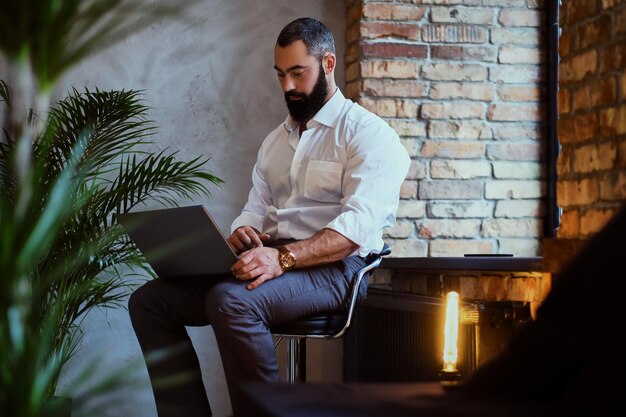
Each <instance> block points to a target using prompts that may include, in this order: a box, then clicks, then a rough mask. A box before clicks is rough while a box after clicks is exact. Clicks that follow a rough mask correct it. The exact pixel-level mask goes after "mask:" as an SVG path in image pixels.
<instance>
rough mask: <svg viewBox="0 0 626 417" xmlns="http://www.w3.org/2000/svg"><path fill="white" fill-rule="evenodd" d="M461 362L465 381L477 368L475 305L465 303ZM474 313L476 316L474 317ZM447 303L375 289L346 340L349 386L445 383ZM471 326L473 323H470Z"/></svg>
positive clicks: (460, 348) (346, 380)
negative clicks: (465, 377)
mask: <svg viewBox="0 0 626 417" xmlns="http://www.w3.org/2000/svg"><path fill="white" fill-rule="evenodd" d="M461 309H462V311H463V313H462V314H461V316H462V317H466V319H465V320H461V324H460V325H459V343H458V347H459V361H458V369H459V372H460V375H461V378H462V377H463V376H465V375H467V374H469V373H471V372H472V371H473V370H474V369H476V363H477V358H478V352H477V346H478V345H477V340H478V339H477V326H476V323H477V322H478V319H477V317H476V318H475V319H470V320H468V319H467V317H468V316H469V317H471V316H472V311H474V312H476V314H477V309H476V308H475V306H472V305H468V304H463V303H462V304H461ZM468 311H469V312H470V314H469V315H468ZM444 321H445V299H444V298H435V297H425V296H419V295H413V294H405V293H398V292H393V291H387V290H379V289H374V288H370V290H369V291H368V296H367V298H366V300H365V301H363V303H361V305H360V306H359V307H358V310H357V312H356V318H355V321H354V323H353V326H352V327H351V329H350V331H349V332H348V333H347V334H346V335H345V336H344V343H343V346H344V347H343V349H344V357H343V363H344V369H343V378H344V381H345V382H427V381H437V380H440V379H441V375H440V373H441V368H442V362H443V359H442V356H443V353H442V352H443V328H444ZM468 322H471V324H464V323H468Z"/></svg>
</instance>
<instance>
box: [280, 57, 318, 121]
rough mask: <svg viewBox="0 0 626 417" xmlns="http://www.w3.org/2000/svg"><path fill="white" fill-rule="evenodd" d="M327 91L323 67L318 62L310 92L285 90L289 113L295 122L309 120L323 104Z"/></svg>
mask: <svg viewBox="0 0 626 417" xmlns="http://www.w3.org/2000/svg"><path fill="white" fill-rule="evenodd" d="M327 93H328V82H327V81H326V77H325V74H324V68H323V67H322V64H321V63H320V73H319V75H318V77H317V81H316V82H315V86H313V91H311V94H308V95H307V94H304V93H295V92H289V91H288V92H286V93H285V101H286V102H287V108H288V109H289V114H291V117H292V118H293V119H294V120H295V121H297V122H305V121H307V120H310V119H311V118H312V117H313V116H315V113H317V112H318V111H319V110H320V109H321V108H322V106H323V105H324V100H325V99H326V94H327ZM291 97H299V98H300V100H297V101H296V100H291V99H290V98H291Z"/></svg>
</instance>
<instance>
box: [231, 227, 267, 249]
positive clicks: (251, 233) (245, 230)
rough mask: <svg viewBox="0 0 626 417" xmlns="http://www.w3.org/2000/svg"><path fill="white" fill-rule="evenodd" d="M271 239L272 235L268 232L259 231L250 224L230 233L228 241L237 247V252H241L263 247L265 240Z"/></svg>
mask: <svg viewBox="0 0 626 417" xmlns="http://www.w3.org/2000/svg"><path fill="white" fill-rule="evenodd" d="M269 239H270V235H269V234H267V233H259V232H258V231H257V230H256V229H254V228H252V227H250V226H241V227H238V228H237V230H235V231H234V232H233V234H232V235H230V237H229V238H228V243H230V246H232V247H233V248H234V249H235V251H236V252H237V254H240V253H242V252H245V251H247V250H248V249H252V248H260V247H262V246H263V242H267V241H268V240H269Z"/></svg>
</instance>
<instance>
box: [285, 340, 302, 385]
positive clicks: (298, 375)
mask: <svg viewBox="0 0 626 417" xmlns="http://www.w3.org/2000/svg"><path fill="white" fill-rule="evenodd" d="M305 381H306V339H305V338H289V340H288V342H287V382H288V383H289V384H295V383H296V382H305Z"/></svg>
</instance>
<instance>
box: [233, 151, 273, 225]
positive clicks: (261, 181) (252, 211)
mask: <svg viewBox="0 0 626 417" xmlns="http://www.w3.org/2000/svg"><path fill="white" fill-rule="evenodd" d="M271 198H272V194H271V191H270V188H269V186H268V184H267V182H266V181H265V178H264V177H263V173H262V171H261V169H260V165H259V163H258V162H257V163H256V164H255V165H254V169H253V170H252V189H251V190H250V193H249V194H248V201H247V203H246V205H245V206H244V208H243V210H242V211H241V214H240V215H239V216H238V217H237V218H236V219H235V220H234V221H233V223H232V224H231V226H230V232H231V233H233V232H234V231H235V230H237V228H239V227H241V226H251V227H253V228H255V229H256V230H258V231H261V230H262V228H263V218H264V216H265V212H266V210H267V208H268V207H269V205H270V204H271Z"/></svg>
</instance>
